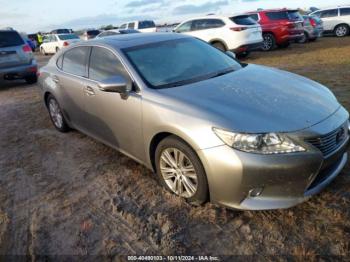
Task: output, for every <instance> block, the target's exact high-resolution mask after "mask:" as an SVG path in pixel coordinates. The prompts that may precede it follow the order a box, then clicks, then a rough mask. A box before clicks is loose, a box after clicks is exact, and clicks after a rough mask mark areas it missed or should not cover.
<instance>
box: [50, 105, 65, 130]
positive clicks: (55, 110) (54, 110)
mask: <svg viewBox="0 0 350 262" xmlns="http://www.w3.org/2000/svg"><path fill="white" fill-rule="evenodd" d="M49 112H50V116H51V119H52V121H53V123H54V125H55V126H56V127H57V128H62V127H63V116H62V113H61V110H60V107H59V106H58V103H57V101H56V100H55V99H50V101H49Z"/></svg>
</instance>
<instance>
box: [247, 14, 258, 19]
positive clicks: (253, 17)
mask: <svg viewBox="0 0 350 262" xmlns="http://www.w3.org/2000/svg"><path fill="white" fill-rule="evenodd" d="M249 17H250V18H252V19H254V20H255V21H258V20H259V16H258V14H250V15H249Z"/></svg>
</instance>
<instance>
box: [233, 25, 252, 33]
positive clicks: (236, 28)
mask: <svg viewBox="0 0 350 262" xmlns="http://www.w3.org/2000/svg"><path fill="white" fill-rule="evenodd" d="M230 29H231V30H232V31H235V32H240V31H243V30H246V29H248V27H243V26H242V27H231V28H230Z"/></svg>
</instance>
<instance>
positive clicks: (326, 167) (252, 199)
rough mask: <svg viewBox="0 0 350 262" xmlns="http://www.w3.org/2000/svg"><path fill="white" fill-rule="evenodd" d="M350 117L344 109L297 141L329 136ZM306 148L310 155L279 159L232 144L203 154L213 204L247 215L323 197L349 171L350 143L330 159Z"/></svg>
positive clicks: (292, 154) (299, 136)
mask: <svg viewBox="0 0 350 262" xmlns="http://www.w3.org/2000/svg"><path fill="white" fill-rule="evenodd" d="M348 117H349V115H348V113H347V112H346V111H345V110H344V109H343V108H342V109H340V110H338V112H337V113H335V114H334V115H332V116H331V117H329V118H328V119H327V120H325V121H323V122H321V123H319V124H317V125H315V126H313V127H311V128H309V129H306V130H303V131H300V132H296V133H294V134H293V136H295V138H296V137H298V138H299V139H300V138H301V137H308V136H310V135H315V134H319V135H323V134H327V133H329V132H331V131H333V130H334V129H335V127H339V126H341V125H343V124H344V123H345V122H346V120H347V119H348ZM332 129H333V130H332ZM302 145H303V146H304V147H305V148H306V149H307V151H306V152H301V153H291V154H279V155H259V154H250V153H245V152H241V151H238V150H234V149H232V148H230V147H228V146H226V145H224V146H218V147H214V148H210V149H205V150H200V151H198V155H199V157H200V158H201V160H202V162H203V165H204V168H205V170H206V173H207V178H208V184H209V190H210V198H211V202H213V203H217V204H220V205H222V206H225V207H228V208H234V209H243V210H266V209H280V208H289V207H292V206H294V205H297V204H299V203H301V202H304V201H305V200H307V199H309V198H310V197H311V196H313V195H315V194H317V193H319V192H320V191H321V190H322V189H324V188H325V187H326V186H327V185H328V184H329V183H330V182H331V181H332V180H333V179H334V178H335V177H336V176H337V175H338V174H339V173H340V172H341V170H342V169H343V167H344V166H345V164H346V162H347V158H348V155H347V153H346V151H347V148H348V146H349V138H347V139H346V140H345V141H344V142H343V144H342V145H341V146H339V147H338V148H337V150H336V151H335V152H333V153H332V155H331V156H327V158H325V157H324V156H323V155H322V153H321V151H320V150H318V149H317V148H315V147H313V146H312V145H310V144H308V143H306V142H304V143H303V144H302ZM321 176H322V177H321ZM257 191H258V192H259V193H258V194H256V192H257ZM252 192H254V195H253V194H252Z"/></svg>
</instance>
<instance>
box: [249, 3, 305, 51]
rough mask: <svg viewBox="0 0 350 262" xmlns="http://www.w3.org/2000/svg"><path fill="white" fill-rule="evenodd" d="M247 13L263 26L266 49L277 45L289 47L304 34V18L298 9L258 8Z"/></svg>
mask: <svg viewBox="0 0 350 262" xmlns="http://www.w3.org/2000/svg"><path fill="white" fill-rule="evenodd" d="M247 14H248V15H249V16H250V17H251V18H253V19H254V20H255V21H257V22H258V23H259V24H260V25H261V27H262V31H263V38H264V42H263V47H262V49H263V50H264V51H268V50H272V49H274V48H275V47H276V46H278V47H287V46H289V44H290V42H291V41H293V42H295V41H298V40H300V39H302V38H303V36H304V26H303V18H302V16H301V15H300V14H299V12H298V10H290V9H272V10H258V11H254V12H248V13H247Z"/></svg>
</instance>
